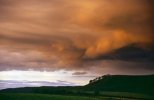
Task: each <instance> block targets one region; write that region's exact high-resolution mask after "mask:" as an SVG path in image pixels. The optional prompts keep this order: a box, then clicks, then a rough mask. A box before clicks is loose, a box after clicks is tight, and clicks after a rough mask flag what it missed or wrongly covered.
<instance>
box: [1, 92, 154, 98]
mask: <svg viewBox="0 0 154 100" xmlns="http://www.w3.org/2000/svg"><path fill="white" fill-rule="evenodd" d="M101 94H103V95H104V96H91V97H87V96H65V95H48V94H29V93H25V94H23V93H0V100H154V99H153V98H150V97H148V96H146V95H142V94H131V93H121V92H104V93H101ZM105 95H106V96H105ZM127 97H128V98H127ZM132 97H133V98H132ZM134 97H135V98H134Z"/></svg>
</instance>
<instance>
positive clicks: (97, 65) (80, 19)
mask: <svg viewBox="0 0 154 100" xmlns="http://www.w3.org/2000/svg"><path fill="white" fill-rule="evenodd" d="M152 3H153V1H152V0H125V1H124V0H95V1H93V0H73V1H70V0H31V1H25V0H20V1H19V0H1V1H0V12H1V16H0V70H12V69H17V70H28V69H34V70H51V71H54V70H60V69H65V70H77V71H79V72H82V73H78V72H76V73H74V74H84V73H86V72H87V71H88V72H91V73H97V72H98V73H121V70H125V71H124V72H125V73H131V74H132V73H136V70H139V73H153V72H154V67H153V66H154V63H153V62H152V61H153V59H152V58H153V57H154V55H153V54H154V53H153V52H154V47H153V44H154V40H153V38H154V34H153V15H152ZM130 45H133V46H131V48H132V49H133V48H138V49H137V50H136V49H135V50H136V51H132V52H131V51H130V50H128V49H129V48H128V49H124V51H120V49H121V48H127V47H128V46H130ZM119 51H120V52H122V53H117V52H119ZM138 51H142V52H140V53H139V54H136V53H137V52H138ZM113 52H114V54H113ZM129 53H130V56H129V60H125V59H128V56H123V55H129ZM134 53H135V56H134ZM145 54H146V56H142V55H145ZM151 54H152V55H151ZM111 55H112V57H111ZM115 55H118V57H117V56H115ZM113 56H114V57H113ZM113 58H114V59H113ZM134 59H135V61H134ZM149 60H150V61H151V62H149ZM142 61H143V62H142ZM128 63H129V64H128ZM139 65H140V66H139ZM130 66H131V67H130Z"/></svg>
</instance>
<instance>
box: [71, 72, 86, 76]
mask: <svg viewBox="0 0 154 100" xmlns="http://www.w3.org/2000/svg"><path fill="white" fill-rule="evenodd" d="M85 74H87V72H74V73H73V74H72V75H85Z"/></svg>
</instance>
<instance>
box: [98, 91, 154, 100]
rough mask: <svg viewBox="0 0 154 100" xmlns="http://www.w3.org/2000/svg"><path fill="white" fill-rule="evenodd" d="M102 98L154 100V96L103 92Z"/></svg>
mask: <svg viewBox="0 0 154 100" xmlns="http://www.w3.org/2000/svg"><path fill="white" fill-rule="evenodd" d="M100 94H101V95H102V96H107V97H120V98H132V99H143V100H154V96H151V95H147V94H140V93H129V92H101V93H100Z"/></svg>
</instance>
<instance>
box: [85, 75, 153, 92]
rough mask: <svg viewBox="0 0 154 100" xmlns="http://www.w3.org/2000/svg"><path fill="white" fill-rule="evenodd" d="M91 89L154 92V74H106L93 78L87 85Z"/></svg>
mask: <svg viewBox="0 0 154 100" xmlns="http://www.w3.org/2000/svg"><path fill="white" fill-rule="evenodd" d="M85 88H86V89H89V90H95V91H96V90H97V91H118V92H137V93H147V94H149V93H150V94H153V93H154V75H140V76H130V75H105V76H102V77H98V78H96V79H94V80H91V81H90V82H89V84H88V85H86V86H85Z"/></svg>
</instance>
